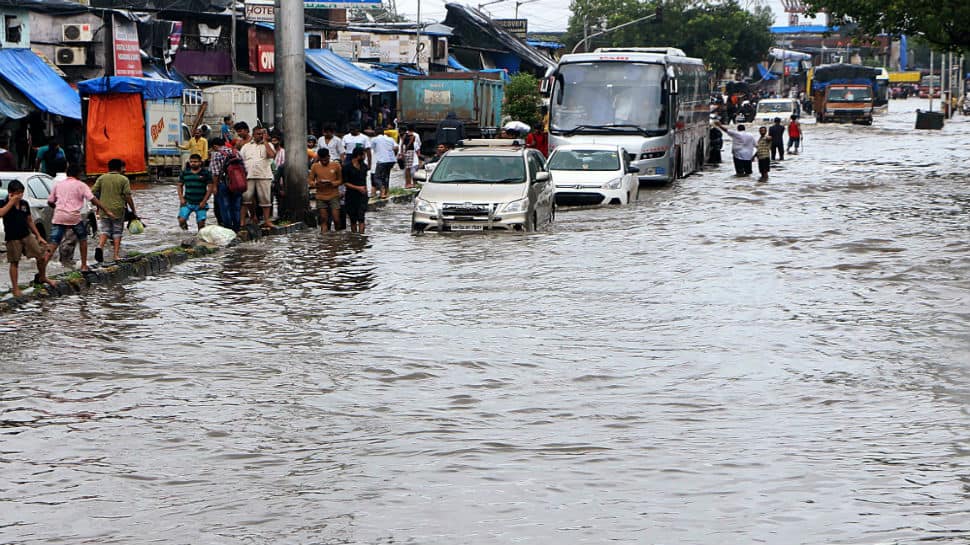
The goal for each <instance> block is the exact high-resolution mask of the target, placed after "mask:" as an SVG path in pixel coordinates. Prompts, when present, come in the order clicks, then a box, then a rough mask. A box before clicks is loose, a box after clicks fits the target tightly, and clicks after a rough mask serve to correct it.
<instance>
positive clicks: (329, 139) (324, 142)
mask: <svg viewBox="0 0 970 545" xmlns="http://www.w3.org/2000/svg"><path fill="white" fill-rule="evenodd" d="M336 130H337V129H336V128H334V126H333V125H327V126H326V127H324V128H323V138H321V139H320V140H319V142H317V144H318V145H319V146H320V147H321V148H327V149H328V150H330V160H331V161H340V164H343V162H344V141H343V140H342V139H341V138H340V137H339V136H337V135H335V134H334V133H335V132H336Z"/></svg>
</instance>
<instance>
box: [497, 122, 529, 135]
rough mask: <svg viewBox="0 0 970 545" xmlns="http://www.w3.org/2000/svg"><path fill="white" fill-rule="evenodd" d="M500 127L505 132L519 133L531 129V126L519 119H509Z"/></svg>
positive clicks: (527, 131) (526, 132)
mask: <svg viewBox="0 0 970 545" xmlns="http://www.w3.org/2000/svg"><path fill="white" fill-rule="evenodd" d="M502 129H503V130H504V131H506V132H513V131H514V132H517V133H519V134H528V133H529V131H531V130H532V127H530V126H528V125H526V124H525V123H523V122H521V121H509V122H508V123H506V124H505V126H504V127H502Z"/></svg>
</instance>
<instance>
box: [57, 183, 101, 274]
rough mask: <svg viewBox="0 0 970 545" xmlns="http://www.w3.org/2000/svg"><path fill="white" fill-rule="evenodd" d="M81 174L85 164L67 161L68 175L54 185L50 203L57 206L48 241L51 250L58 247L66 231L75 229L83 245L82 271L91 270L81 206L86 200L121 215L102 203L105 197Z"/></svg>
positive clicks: (85, 226)
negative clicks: (69, 163) (81, 178)
mask: <svg viewBox="0 0 970 545" xmlns="http://www.w3.org/2000/svg"><path fill="white" fill-rule="evenodd" d="M80 175H81V167H79V166H77V165H67V179H66V180H63V181H61V182H60V183H58V184H57V185H55V186H54V190H53V191H51V195H50V197H48V198H47V204H49V205H51V206H52V207H54V219H53V220H52V221H53V226H52V227H51V238H50V241H49V244H48V247H49V248H50V252H51V253H53V252H54V251H55V250H57V245H58V244H60V243H61V239H63V238H64V233H65V232H67V231H68V230H71V231H74V234H75V235H77V240H78V245H79V246H80V247H81V272H87V271H88V226H87V225H86V224H85V223H84V221H83V220H82V219H81V208H82V207H83V206H84V201H90V202H91V204H93V205H95V206H97V207H98V208H100V209H101V211H102V212H104V214H106V215H107V216H108V217H109V218H111V219H119V218H118V217H117V216H115V214H114V212H112V211H111V210H108V209H107V208H105V207H104V205H103V204H101V201H99V200H98V199H97V197H95V196H94V193H92V192H91V188H89V187H88V186H87V184H85V183H84V182H82V181H81V180H79V179H78V176H80Z"/></svg>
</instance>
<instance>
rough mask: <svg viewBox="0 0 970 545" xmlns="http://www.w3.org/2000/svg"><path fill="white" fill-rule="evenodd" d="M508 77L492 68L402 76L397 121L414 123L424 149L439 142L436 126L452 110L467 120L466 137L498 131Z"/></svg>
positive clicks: (461, 118) (398, 92)
mask: <svg viewBox="0 0 970 545" xmlns="http://www.w3.org/2000/svg"><path fill="white" fill-rule="evenodd" d="M504 98H505V81H504V80H503V79H502V76H501V75H500V74H496V73H489V72H453V73H440V74H431V75H428V76H400V77H398V83H397V107H398V121H399V122H400V123H401V124H406V125H412V126H414V130H415V131H416V132H417V133H418V134H419V135H420V136H421V144H422V146H421V147H422V150H423V151H424V152H429V151H430V150H433V149H434V146H435V145H436V143H435V141H434V139H435V129H436V128H437V127H438V122H440V121H441V120H442V119H444V118H445V116H447V115H448V113H449V112H454V113H455V115H456V116H457V117H458V119H459V120H461V121H462V122H463V123H464V124H465V136H466V137H467V138H481V137H482V136H487V135H489V134H492V133H493V131H496V130H497V129H498V128H499V126H500V124H501V121H502V101H503V100H504Z"/></svg>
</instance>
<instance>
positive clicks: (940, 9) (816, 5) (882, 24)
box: [806, 0, 970, 51]
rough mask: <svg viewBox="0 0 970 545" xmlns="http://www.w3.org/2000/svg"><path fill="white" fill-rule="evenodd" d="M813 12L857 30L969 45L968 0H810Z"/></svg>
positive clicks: (952, 46)
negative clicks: (824, 14)
mask: <svg viewBox="0 0 970 545" xmlns="http://www.w3.org/2000/svg"><path fill="white" fill-rule="evenodd" d="M806 9H807V10H808V11H810V12H815V13H819V12H827V13H828V14H829V23H830V24H831V25H833V26H842V25H845V24H857V25H858V29H857V32H858V33H860V34H868V35H870V36H876V35H878V34H884V33H888V34H906V35H909V36H919V37H921V38H922V39H924V40H926V41H927V42H929V43H931V44H933V45H934V46H935V48H937V49H944V50H952V51H956V50H961V49H968V48H970V2H968V1H967V0H935V1H934V2H926V1H925V0H892V1H890V2H885V1H877V0H807V1H806Z"/></svg>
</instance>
